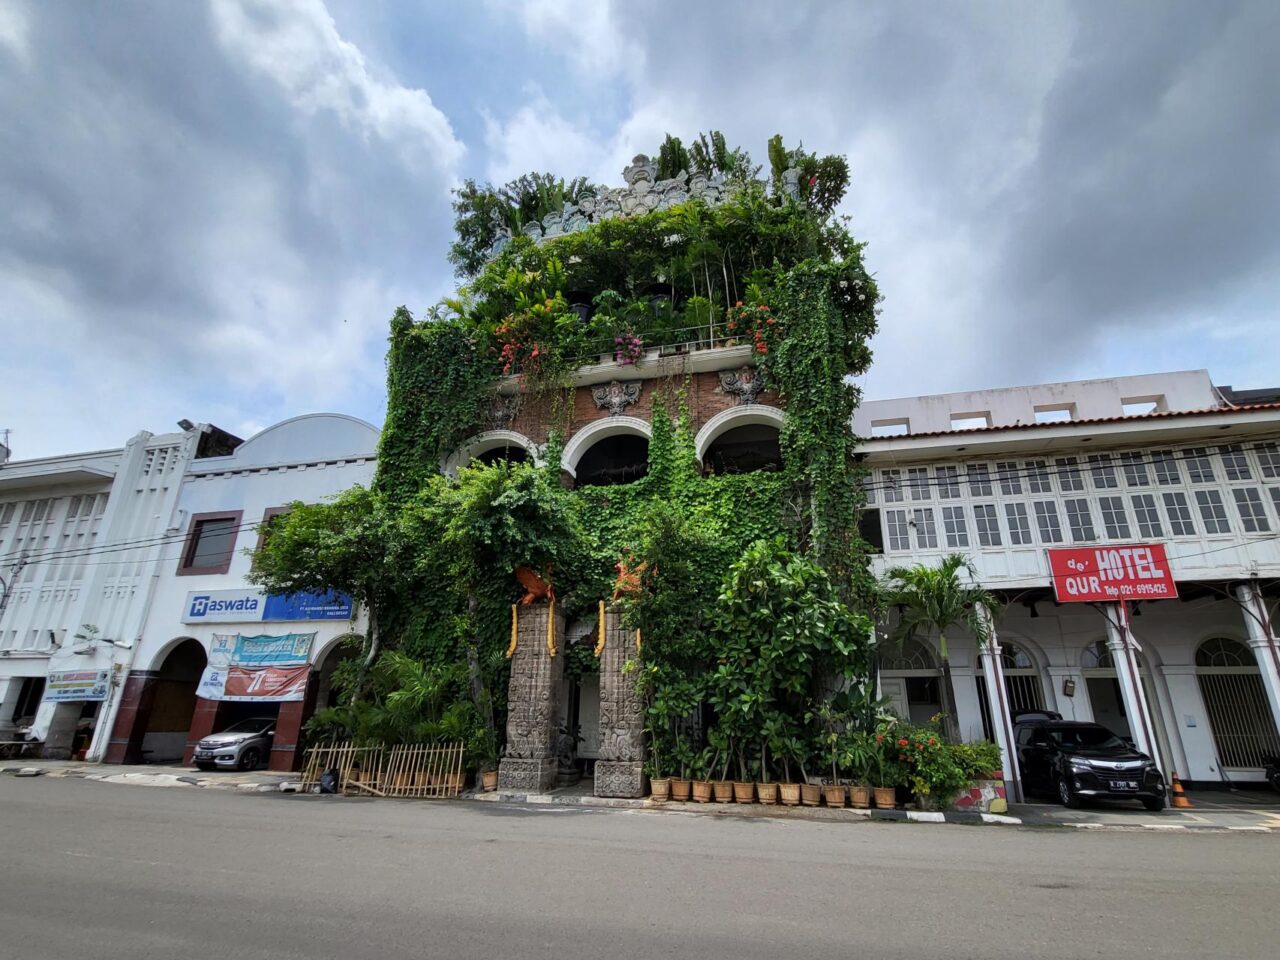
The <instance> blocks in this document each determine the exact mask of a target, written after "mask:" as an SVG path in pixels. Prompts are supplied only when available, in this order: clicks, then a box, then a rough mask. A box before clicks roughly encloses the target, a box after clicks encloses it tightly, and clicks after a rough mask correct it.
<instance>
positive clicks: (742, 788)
mask: <svg viewBox="0 0 1280 960" xmlns="http://www.w3.org/2000/svg"><path fill="white" fill-rule="evenodd" d="M755 798H756V785H755V784H754V783H752V782H750V781H748V782H747V783H743V782H742V781H741V780H735V781H733V802H734V803H752V802H754V801H755Z"/></svg>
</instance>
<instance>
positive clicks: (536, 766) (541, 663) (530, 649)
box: [498, 603, 564, 793]
mask: <svg viewBox="0 0 1280 960" xmlns="http://www.w3.org/2000/svg"><path fill="white" fill-rule="evenodd" d="M516 609H517V614H516V616H517V621H516V638H517V639H516V648H515V650H514V651H513V652H512V654H511V681H510V684H509V685H508V687H507V749H506V754H505V756H503V758H502V762H501V763H499V764H498V789H500V790H513V791H518V792H521V793H545V792H546V791H547V790H550V789H551V787H552V786H554V785H555V782H556V756H555V747H556V713H557V697H556V691H557V690H559V689H560V678H561V677H562V676H563V674H564V614H562V613H561V612H560V611H559V610H553V606H552V605H550V604H541V603H538V604H530V605H529V606H521V607H517V608H516ZM548 621H550V624H551V634H550V644H549V643H548ZM549 647H550V648H551V649H549ZM552 650H554V653H553V652H552Z"/></svg>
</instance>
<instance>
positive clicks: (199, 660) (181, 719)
mask: <svg viewBox="0 0 1280 960" xmlns="http://www.w3.org/2000/svg"><path fill="white" fill-rule="evenodd" d="M206 663H208V657H207V655H206V654H205V649H204V645H203V644H201V643H200V641H199V640H194V639H192V638H190V637H187V638H186V639H184V640H182V641H180V642H179V643H178V644H176V645H175V646H174V647H173V648H172V649H171V650H170V651H169V652H168V654H166V656H165V658H164V660H162V661H161V663H160V669H159V670H157V671H156V675H155V681H154V685H153V694H152V701H151V711H150V715H149V716H148V717H147V722H146V726H145V728H144V730H145V732H144V733H143V736H142V760H143V761H144V762H147V763H157V762H161V763H162V762H165V761H170V760H180V759H181V758H182V754H183V750H184V748H185V747H186V744H187V731H188V730H189V729H190V727H191V719H192V717H193V716H194V715H195V711H196V688H197V686H199V684H200V675H201V674H202V673H203V672H204V668H205V664H206Z"/></svg>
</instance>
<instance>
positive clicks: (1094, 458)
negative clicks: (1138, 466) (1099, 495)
mask: <svg viewBox="0 0 1280 960" xmlns="http://www.w3.org/2000/svg"><path fill="white" fill-rule="evenodd" d="M1089 472H1090V473H1091V474H1092V475H1093V485H1094V487H1095V488H1096V489H1098V490H1114V489H1115V488H1116V487H1118V486H1120V481H1118V480H1117V479H1116V468H1115V464H1113V463H1112V462H1111V454H1109V453H1092V454H1090V455H1089Z"/></svg>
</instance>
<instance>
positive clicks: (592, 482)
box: [574, 433, 649, 487]
mask: <svg viewBox="0 0 1280 960" xmlns="http://www.w3.org/2000/svg"><path fill="white" fill-rule="evenodd" d="M648 472H649V438H648V437H643V436H639V435H637V434H634V433H619V434H614V435H613V436H610V437H604V438H603V439H601V440H597V441H596V442H595V443H593V444H592V445H591V446H589V447H588V448H587V449H586V450H585V451H584V452H583V454H582V458H581V459H580V460H579V461H578V469H577V475H576V477H575V478H574V485H575V486H579V487H610V486H614V485H616V484H622V483H633V482H635V481H636V480H639V479H640V478H641V477H643V476H645V475H646V474H647V473H648Z"/></svg>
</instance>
